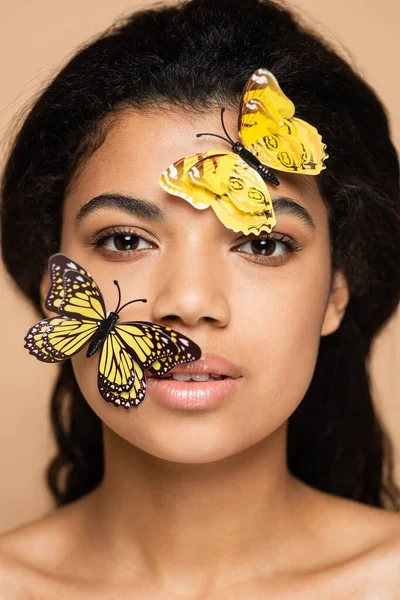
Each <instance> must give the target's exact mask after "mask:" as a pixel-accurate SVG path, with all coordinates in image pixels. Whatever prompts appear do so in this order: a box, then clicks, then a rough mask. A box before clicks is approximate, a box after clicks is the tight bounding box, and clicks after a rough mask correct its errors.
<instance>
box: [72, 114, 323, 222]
mask: <svg viewBox="0 0 400 600" xmlns="http://www.w3.org/2000/svg"><path fill="white" fill-rule="evenodd" d="M224 122H225V125H226V128H227V130H228V132H229V134H230V136H231V137H232V138H233V139H234V140H236V139H238V135H237V112H235V111H234V110H226V111H225V114H224ZM197 133H215V134H218V135H224V132H223V130H222V126H221V117H220V109H219V108H218V107H215V108H213V109H209V110H207V111H204V112H199V111H194V110H193V111H191V110H188V109H180V108H179V109H178V108H171V107H165V108H157V109H151V108H146V109H129V110H126V111H125V112H124V113H122V114H121V115H119V116H117V117H116V118H115V119H113V121H112V124H111V125H110V126H109V127H108V129H107V134H106V136H105V139H104V141H103V143H102V144H101V145H100V147H99V148H98V149H97V150H96V151H95V152H94V153H93V154H92V155H91V156H90V157H89V158H88V159H86V160H84V161H83V162H82V163H81V165H80V166H79V168H78V169H77V171H76V173H75V174H74V176H73V178H72V181H71V183H70V186H69V189H68V192H67V195H66V202H65V210H69V209H70V208H72V209H73V208H75V209H76V210H78V209H79V207H80V206H81V205H83V204H84V203H85V202H87V201H88V200H89V199H90V198H93V197H95V196H97V195H99V194H102V193H105V192H120V193H124V192H125V193H128V192H129V193H132V192H134V193H135V195H137V196H138V197H140V198H144V199H148V200H150V201H151V202H154V203H156V204H160V205H165V206H166V207H167V205H168V202H169V195H168V194H166V192H164V191H163V190H162V189H161V187H160V186H159V176H160V174H161V173H162V171H164V169H165V168H166V167H167V166H168V165H170V164H171V163H173V162H175V161H176V160H178V159H180V158H182V157H184V156H187V155H189V154H193V153H197V152H199V153H200V152H205V151H207V150H212V149H218V150H226V151H231V148H230V145H229V144H228V142H225V141H224V140H220V139H218V138H213V137H208V136H203V137H201V138H197V137H196V134H197ZM276 174H277V176H278V179H279V180H280V182H281V185H280V186H279V188H276V187H275V186H273V185H269V184H268V185H269V189H270V193H271V196H272V198H274V197H278V196H282V195H291V196H292V197H294V198H296V199H298V201H299V202H300V203H301V204H304V206H307V208H308V209H311V210H312V211H314V212H316V215H315V216H316V217H317V218H318V213H321V216H323V214H324V213H326V209H325V206H324V203H323V202H322V198H321V196H320V193H319V191H318V187H317V183H316V180H315V179H316V178H315V177H312V176H308V175H293V174H286V173H283V172H276ZM174 202H175V204H176V199H175V201H174Z"/></svg>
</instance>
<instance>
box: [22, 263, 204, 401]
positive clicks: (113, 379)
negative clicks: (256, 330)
mask: <svg viewBox="0 0 400 600" xmlns="http://www.w3.org/2000/svg"><path fill="white" fill-rule="evenodd" d="M49 271H50V279H51V287H50V291H49V293H48V294H47V297H46V300H45V306H46V308H47V309H48V310H50V311H52V312H56V313H58V315H59V316H57V317H49V318H47V319H42V320H41V321H40V322H39V323H37V324H36V325H34V326H33V327H31V328H30V329H29V331H28V333H27V335H26V336H25V346H24V347H25V348H27V349H28V351H29V353H30V354H32V355H33V356H36V358H37V359H38V360H41V361H44V362H57V361H63V360H66V359H68V358H71V356H73V355H74V354H76V353H77V352H79V351H80V350H81V349H82V348H83V347H84V346H86V344H89V346H88V350H87V353H86V356H87V357H89V356H92V355H93V354H94V353H95V352H97V351H98V350H101V352H100V357H99V372H98V388H99V391H100V394H101V395H102V397H103V398H104V399H105V400H106V401H107V402H111V403H113V404H114V405H115V406H124V407H125V408H130V407H131V406H134V405H138V404H140V402H141V401H142V400H143V399H144V396H145V393H146V376H145V369H148V370H150V371H151V373H152V374H153V375H155V376H162V375H164V374H165V373H167V372H168V371H169V370H170V369H172V368H173V367H174V366H175V365H177V364H179V363H185V362H191V361H194V360H197V359H199V358H200V356H201V350H200V348H199V346H198V345H197V344H195V343H194V342H193V341H192V340H190V339H189V338H187V337H186V336H184V335H183V334H181V333H179V332H178V331H175V330H174V329H171V328H170V327H166V326H164V325H160V324H158V323H152V322H150V321H131V322H127V323H121V324H118V325H117V321H118V320H119V313H120V311H121V310H122V309H123V308H125V306H127V305H128V304H132V303H133V302H146V300H144V299H139V300H132V301H131V302H127V303H126V304H124V306H121V307H120V303H121V292H120V288H119V285H118V282H117V281H114V283H115V285H116V286H117V288H118V294H119V301H118V306H117V308H116V310H115V311H113V312H109V313H108V314H107V315H106V309H105V305H104V300H103V297H102V295H101V292H100V290H99V288H98V287H97V285H96V283H95V282H94V280H93V279H92V278H91V276H90V275H89V273H88V272H87V271H85V269H83V267H81V266H80V265H78V263H76V262H75V261H72V260H71V259H69V258H68V257H67V256H65V255H64V254H61V253H58V254H54V255H53V256H51V257H50V259H49Z"/></svg>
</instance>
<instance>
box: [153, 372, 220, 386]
mask: <svg viewBox="0 0 400 600" xmlns="http://www.w3.org/2000/svg"><path fill="white" fill-rule="evenodd" d="M146 374H147V377H148V378H154V379H159V380H160V379H161V380H165V379H167V380H173V381H184V382H185V383H186V382H193V383H202V382H206V381H207V382H209V381H222V380H223V379H227V375H217V374H215V373H172V374H171V373H167V374H166V375H153V374H152V373H150V371H146Z"/></svg>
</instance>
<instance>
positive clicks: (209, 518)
mask: <svg viewBox="0 0 400 600" xmlns="http://www.w3.org/2000/svg"><path fill="white" fill-rule="evenodd" d="M135 416H136V415H135ZM104 448H105V476H104V480H103V482H102V484H101V485H100V487H99V488H98V489H97V490H95V492H94V493H93V494H92V497H91V503H92V504H91V509H90V515H91V516H92V520H93V523H92V525H93V530H92V531H91V532H90V535H91V536H95V537H96V538H97V541H96V547H97V548H99V549H100V548H103V549H104V552H105V553H106V555H107V556H114V557H116V556H122V555H123V556H124V561H123V564H124V565H125V567H126V565H127V564H132V565H135V570H136V569H138V570H139V571H140V572H141V573H142V575H143V574H144V575H143V576H145V577H147V578H151V579H152V580H153V581H157V582H158V584H160V585H163V586H168V582H176V581H179V582H180V585H182V587H184V586H185V585H187V586H188V589H195V588H196V586H198V589H199V590H200V589H203V590H204V588H207V586H209V585H212V586H214V585H215V586H216V587H217V586H218V585H222V582H223V581H226V580H228V579H230V578H235V577H237V576H238V574H239V573H240V575H241V576H245V574H246V571H248V572H249V573H250V571H252V570H254V569H257V568H264V569H265V568H267V569H268V570H269V569H273V568H280V567H281V566H282V564H283V563H282V561H283V562H284V561H285V556H286V558H287V557H288V556H289V552H288V553H287V554H286V555H285V551H283V548H287V549H289V547H291V546H290V544H291V543H292V539H293V537H294V533H293V532H294V531H296V530H298V528H299V524H300V523H301V519H300V518H299V513H298V511H299V510H300V509H299V506H300V504H301V503H300V502H299V496H300V495H301V492H300V488H301V486H300V484H299V482H298V480H296V479H295V478H294V477H293V476H292V475H291V474H290V473H289V472H288V470H287V468H286V424H285V425H284V426H282V428H280V429H279V430H277V431H276V432H274V433H273V434H271V435H270V436H269V437H268V438H266V439H264V440H262V441H261V442H259V443H257V444H255V445H253V446H252V447H250V448H248V449H246V450H245V451H243V452H241V453H237V454H235V455H233V456H229V457H227V458H223V459H221V460H216V461H214V462H212V463H206V464H194V463H189V464H182V463H178V462H171V461H167V460H163V459H160V458H157V457H155V456H152V455H151V454H149V453H147V452H144V451H142V450H140V449H138V448H137V447H135V446H133V445H132V444H129V443H127V442H126V441H125V440H124V439H122V438H121V437H119V436H117V435H115V434H114V433H113V432H112V431H111V430H110V429H108V428H105V429H104ZM301 510H302V511H303V512H304V506H302V507H301ZM90 515H89V522H90ZM278 548H279V549H280V550H279V552H278V551H277V549H278ZM261 556H262V557H263V560H262V561H260V557H261ZM261 563H262V565H263V567H261ZM122 576H123V575H121V577H122ZM171 585H172V584H171Z"/></svg>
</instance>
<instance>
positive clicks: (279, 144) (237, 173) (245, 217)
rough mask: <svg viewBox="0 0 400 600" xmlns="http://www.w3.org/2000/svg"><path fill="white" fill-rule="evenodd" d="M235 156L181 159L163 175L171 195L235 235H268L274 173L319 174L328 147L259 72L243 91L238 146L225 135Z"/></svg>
mask: <svg viewBox="0 0 400 600" xmlns="http://www.w3.org/2000/svg"><path fill="white" fill-rule="evenodd" d="M223 112H224V109H222V110H221V121H222V127H223V130H224V132H225V135H226V136H227V137H226V138H224V137H222V136H219V135H216V134H210V133H198V134H197V137H200V136H203V135H211V136H213V137H219V138H221V139H223V140H225V141H227V142H228V143H229V144H231V148H232V152H227V151H226V152H224V151H222V150H219V149H218V150H209V151H208V152H204V153H196V154H191V155H189V156H186V157H184V158H181V159H180V160H178V161H176V162H175V163H173V164H172V165H170V166H169V167H168V168H167V169H166V170H165V171H164V172H163V173H162V174H161V176H160V185H161V187H162V188H163V189H164V190H165V191H166V192H168V193H170V194H173V195H175V196H179V197H180V198H183V199H184V200H186V201H187V202H190V204H192V206H194V207H195V208H197V209H200V210H204V209H206V208H208V207H210V206H211V207H212V209H213V210H214V212H215V214H216V215H217V217H218V218H219V219H220V221H221V222H222V223H223V224H224V225H225V226H226V227H228V228H229V229H232V230H233V231H235V232H237V231H242V232H243V233H245V234H248V233H256V234H258V233H260V232H261V231H266V232H270V231H271V230H272V228H273V227H274V225H275V224H276V218H275V214H274V209H273V205H272V200H271V195H270V192H269V189H268V187H267V185H266V181H269V182H270V183H272V184H274V185H279V180H278V179H277V178H276V175H275V174H274V173H273V172H272V171H271V169H276V170H278V171H285V172H287V173H302V174H305V175H318V174H319V173H320V172H321V170H322V169H325V168H326V166H325V165H324V160H325V159H326V158H328V154H326V153H325V148H326V145H325V144H324V143H323V142H322V138H321V136H320V134H319V133H318V130H317V129H316V128H315V127H313V126H312V125H310V124H309V123H307V122H306V121H303V120H302V119H298V118H297V117H294V112H295V107H294V104H293V102H292V101H291V100H289V98H288V97H287V96H285V94H284V93H283V91H282V90H281V88H280V86H279V84H278V81H277V79H276V78H275V76H274V75H273V74H272V73H271V72H270V71H268V70H266V69H258V70H257V71H255V72H254V73H253V74H252V75H251V77H250V78H249V80H248V82H247V84H246V85H245V87H244V90H243V93H242V97H241V102H240V113H239V120H238V136H239V140H240V141H238V142H235V141H234V140H232V139H231V138H230V136H229V134H228V132H227V131H226V128H225V125H224V121H223Z"/></svg>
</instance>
